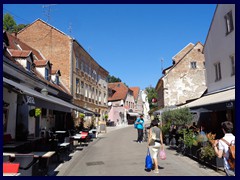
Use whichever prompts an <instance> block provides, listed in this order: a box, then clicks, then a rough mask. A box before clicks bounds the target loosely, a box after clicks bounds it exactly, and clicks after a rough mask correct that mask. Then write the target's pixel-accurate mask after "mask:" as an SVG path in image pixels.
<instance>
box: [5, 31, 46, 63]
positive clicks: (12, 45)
mask: <svg viewBox="0 0 240 180" xmlns="http://www.w3.org/2000/svg"><path fill="white" fill-rule="evenodd" d="M7 37H8V40H9V46H8V49H15V50H16V49H17V50H21V49H22V50H29V51H32V53H33V54H34V55H35V56H36V57H37V59H44V58H43V57H42V55H41V54H40V53H39V52H38V51H37V50H36V49H33V48H32V47H30V46H28V45H27V44H26V43H24V42H22V41H21V40H20V39H18V38H17V37H16V36H13V35H11V34H9V33H7ZM18 45H19V46H20V48H21V49H20V48H19V47H18Z"/></svg>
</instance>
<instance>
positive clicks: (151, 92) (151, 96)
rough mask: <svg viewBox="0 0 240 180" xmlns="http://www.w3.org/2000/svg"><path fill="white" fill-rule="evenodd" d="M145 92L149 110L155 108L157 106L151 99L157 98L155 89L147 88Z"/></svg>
mask: <svg viewBox="0 0 240 180" xmlns="http://www.w3.org/2000/svg"><path fill="white" fill-rule="evenodd" d="M145 91H146V92H147V97H148V103H149V107H150V109H153V108H155V107H157V104H156V103H155V102H152V101H153V99H157V97H158V95H157V91H156V90H155V88H153V87H152V86H149V87H146V89H145Z"/></svg>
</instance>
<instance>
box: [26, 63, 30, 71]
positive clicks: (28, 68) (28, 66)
mask: <svg viewBox="0 0 240 180" xmlns="http://www.w3.org/2000/svg"><path fill="white" fill-rule="evenodd" d="M26 68H27V70H28V71H30V70H31V63H30V62H29V61H27V67H26Z"/></svg>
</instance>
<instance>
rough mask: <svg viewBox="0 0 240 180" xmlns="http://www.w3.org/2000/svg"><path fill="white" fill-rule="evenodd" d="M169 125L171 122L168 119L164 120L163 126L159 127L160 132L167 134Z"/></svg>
mask: <svg viewBox="0 0 240 180" xmlns="http://www.w3.org/2000/svg"><path fill="white" fill-rule="evenodd" d="M170 126H171V122H170V121H168V122H166V123H165V124H163V126H162V127H161V129H162V133H163V134H164V135H167V134H169V130H170Z"/></svg>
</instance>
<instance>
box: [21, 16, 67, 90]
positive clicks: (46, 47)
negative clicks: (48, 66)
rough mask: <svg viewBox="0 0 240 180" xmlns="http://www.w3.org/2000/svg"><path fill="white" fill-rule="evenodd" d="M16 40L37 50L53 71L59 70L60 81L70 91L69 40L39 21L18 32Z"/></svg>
mask: <svg viewBox="0 0 240 180" xmlns="http://www.w3.org/2000/svg"><path fill="white" fill-rule="evenodd" d="M18 38H19V39H21V40H22V41H23V42H25V43H26V44H28V45H30V46H32V47H33V48H35V49H37V50H39V51H40V52H41V53H42V54H43V56H44V57H45V58H46V59H47V60H50V62H51V63H52V64H53V68H54V69H60V71H61V77H60V79H61V81H62V82H63V83H64V84H65V86H66V87H67V89H68V90H69V91H70V89H71V82H70V72H71V69H70V67H71V66H70V65H71V60H70V58H71V56H70V53H71V39H70V38H69V37H68V36H66V35H64V34H63V33H61V32H60V31H58V30H57V29H55V28H53V27H51V26H49V25H48V24H46V23H44V22H42V21H41V20H37V21H35V22H34V23H33V24H31V25H30V26H28V27H27V28H26V29H24V30H23V31H20V32H19V33H18ZM70 92H71V91H70Z"/></svg>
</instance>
